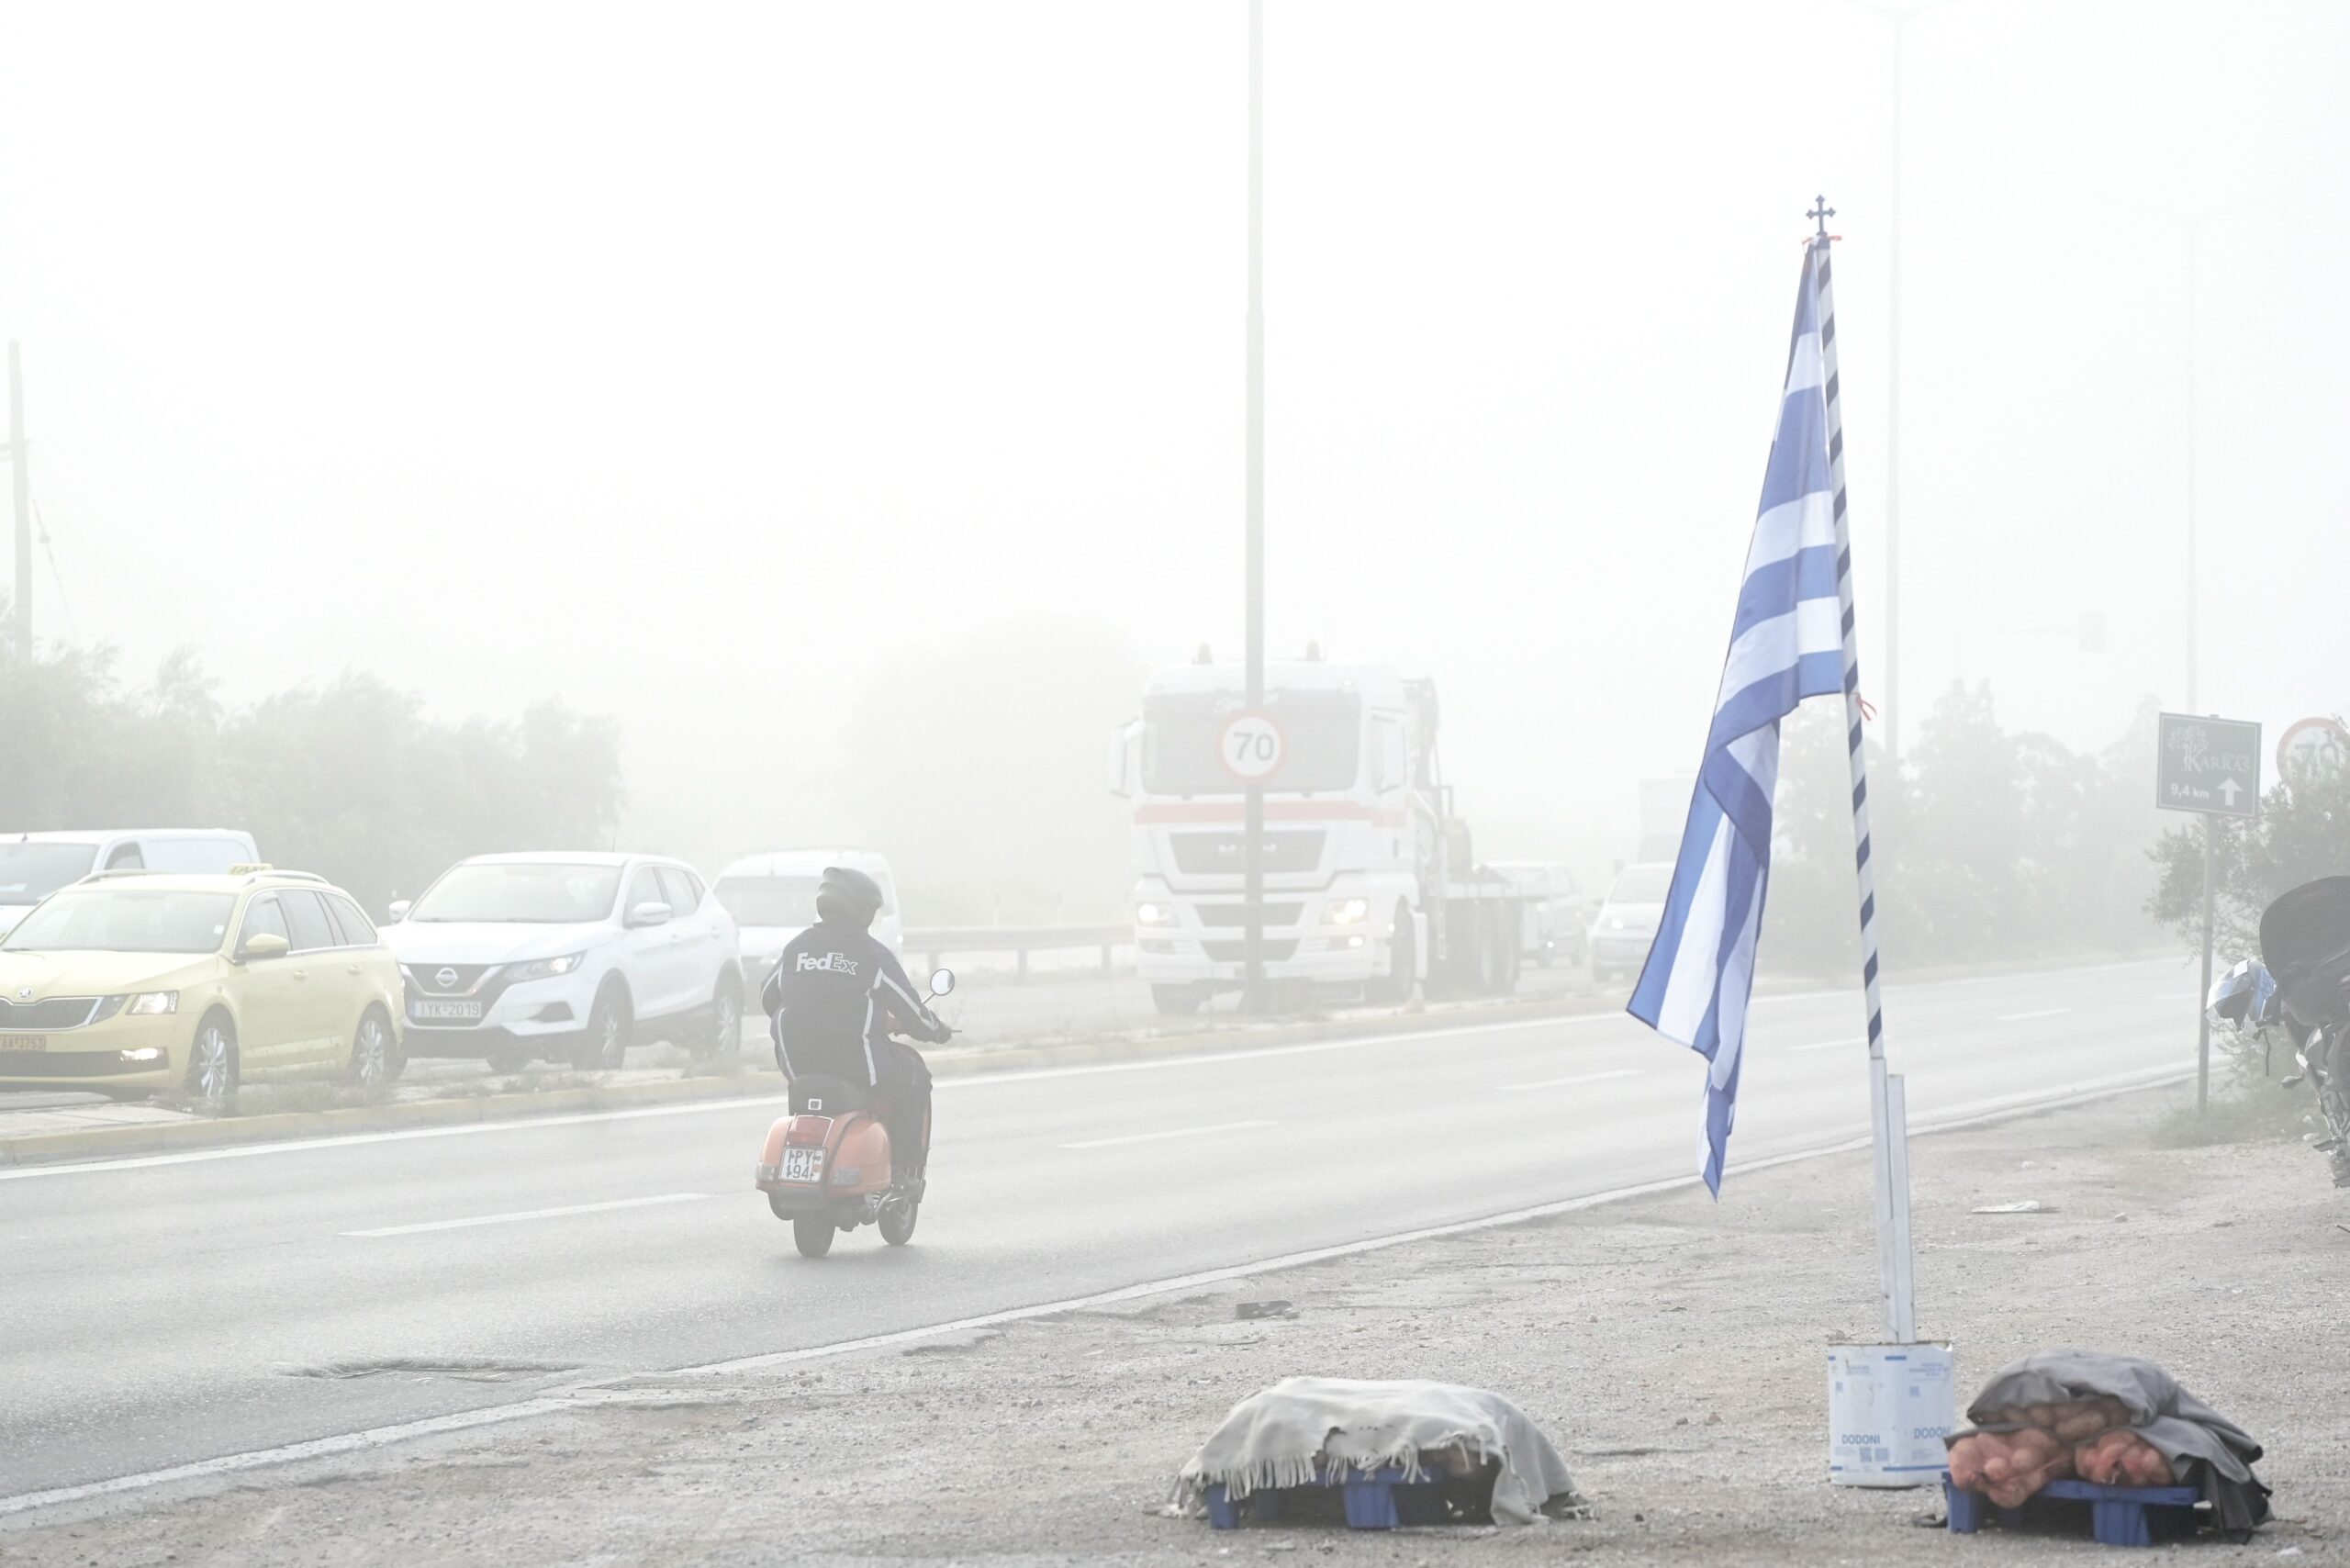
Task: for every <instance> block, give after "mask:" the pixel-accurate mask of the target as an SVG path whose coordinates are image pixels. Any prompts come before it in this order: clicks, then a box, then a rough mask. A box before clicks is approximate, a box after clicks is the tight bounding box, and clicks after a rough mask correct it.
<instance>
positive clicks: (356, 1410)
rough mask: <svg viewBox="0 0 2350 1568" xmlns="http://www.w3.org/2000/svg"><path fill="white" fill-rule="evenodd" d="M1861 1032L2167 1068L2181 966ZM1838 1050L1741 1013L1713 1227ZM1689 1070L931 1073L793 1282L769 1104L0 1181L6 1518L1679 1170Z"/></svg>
mask: <svg viewBox="0 0 2350 1568" xmlns="http://www.w3.org/2000/svg"><path fill="white" fill-rule="evenodd" d="M1886 1014H1887V1019H1888V1028H1889V1031H1890V1035H1889V1037H1890V1038H1891V1039H1892V1041H1893V1049H1894V1055H1895V1066H1896V1067H1897V1069H1898V1070H1904V1071H1906V1072H1908V1075H1909V1079H1908V1081H1909V1103H1910V1108H1911V1115H1912V1118H1913V1122H1914V1123H1917V1124H1924V1123H1928V1122H1930V1121H1931V1120H1933V1119H1935V1118H1937V1117H1948V1116H1951V1115H1953V1114H1961V1113H1963V1112H1965V1111H1968V1110H1974V1109H1986V1108H1989V1107H1990V1106H1991V1105H1993V1104H1995V1103H2005V1102H2009V1101H2011V1100H2013V1099H2015V1098H2017V1097H2029V1096H2035V1095H2049V1094H2053V1093H2054V1092H2058V1091H2060V1090H2064V1089H2065V1088H2067V1087H2069V1086H2085V1085H2089V1084H2101V1083H2106V1082H2109V1081H2115V1080H2118V1079H2120V1078H2121V1077H2123V1076H2125V1075H2133V1074H2145V1073H2150V1072H2153V1071H2155V1070H2162V1069H2166V1068H2176V1067H2177V1066H2178V1065H2179V1064H2181V1063H2183V1062H2186V1061H2188V1060H2190V1059H2191V1058H2192V1055H2193V1048H2194V1035H2193V1020H2194V1015H2195V1003H2194V978H2193V976H2192V975H2190V974H2189V973H2188V972H2187V970H2186V969H2183V968H2182V967H2181V966H2179V965H2178V964H2177V963H2173V962H2150V963H2137V964H2128V965H2114V966H2108V967H2101V968H2096V969H2082V970H2074V971H2050V972H2044V973H2038V974H2031V975H2022V976H2009V977H2004V978H1997V979H1986V980H1964V981H1950V982H1942V983H1935V984H1920V985H1911V986H1895V987H1891V988H1888V990H1887V993H1886ZM1861 1024H1862V1019H1861V1014H1860V1005H1859V1002H1858V999H1857V997H1855V996H1853V995H1852V994H1849V993H1807V994H1801V995H1785V996H1778V997H1771V998H1762V999H1758V1001H1757V1002H1756V1007H1755V1014H1754V1023H1753V1029H1752V1039H1751V1047H1750V1049H1751V1055H1750V1058H1749V1060H1748V1063H1747V1069H1746V1074H1745V1085H1744V1101H1743V1103H1742V1105H1741V1107H1740V1125H1739V1131H1738V1135H1737V1137H1736V1140H1735V1142H1734V1144H1733V1146H1732V1166H1731V1173H1730V1182H1729V1189H1728V1191H1729V1196H1728V1198H1727V1199H1726V1201H1728V1202H1731V1203H1736V1202H1737V1201H1738V1199H1739V1188H1738V1182H1737V1164H1738V1161H1739V1160H1740V1159H1747V1160H1753V1159H1760V1158H1763V1157H1765V1156H1768V1155H1771V1154H1773V1153H1777V1152H1785V1151H1791V1150H1795V1149H1799V1148H1810V1147H1815V1146H1817V1145H1818V1144H1820V1143H1822V1142H1825V1141H1830V1140H1831V1139H1835V1138H1838V1137H1850V1136H1855V1135H1862V1134H1864V1133H1865V1131H1866V1127H1867V1119H1868V1118H1867V1111H1866V1101H1865V1097H1864V1093H1865V1091H1864V1085H1865V1081H1866V1073H1865V1070H1864V1069H1863V1050H1862V1047H1861V1045H1860V1043H1859V1038H1858V1036H1859V1034H1860V1029H1861ZM1701 1081H1702V1064H1701V1063H1700V1062H1699V1061H1698V1060H1697V1059H1696V1058H1694V1057H1692V1056H1691V1055H1689V1054H1688V1053H1686V1052H1684V1051H1681V1050H1678V1049H1676V1048H1674V1047H1669V1046H1667V1045H1665V1044H1664V1043H1662V1042H1661V1041H1659V1040H1658V1039H1657V1038H1656V1037H1655V1036H1651V1035H1650V1034H1649V1033H1648V1032H1647V1031H1645V1030H1644V1029H1642V1028H1640V1027H1639V1025H1636V1024H1633V1023H1632V1022H1630V1021H1629V1020H1628V1019H1626V1018H1623V1017H1622V1016H1620V1015H1616V1014H1609V1015H1602V1016H1598V1017H1592V1018H1573V1019H1547V1020H1536V1021H1529V1022H1523V1023H1515V1024H1502V1025H1461V1026H1457V1027H1444V1028H1440V1029H1431V1030H1430V1031H1429V1032H1427V1033H1425V1034H1421V1035H1415V1036H1387V1037H1385V1038H1378V1039H1363V1040H1340V1041H1331V1042H1322V1043H1317V1044H1314V1045H1308V1046H1296V1047H1281V1048H1277V1049H1270V1050H1262V1051H1256V1052H1248V1053H1240V1054H1235V1055H1230V1056H1225V1057H1222V1058H1167V1059H1160V1060H1152V1061H1142V1062H1135V1063H1126V1064H1118V1065H1113V1066H1102V1067H1087V1068H1070V1069H1057V1070H1047V1071H1040V1072H1034V1073H1014V1074H1004V1075H999V1076H992V1077H978V1078H967V1079H955V1080H948V1081H943V1082H942V1084H941V1086H940V1096H939V1099H940V1104H939V1117H938V1124H939V1132H938V1137H937V1140H936V1148H935V1150H934V1156H933V1160H932V1194H931V1198H930V1201H929V1202H928V1204H925V1206H924V1210H923V1216H922V1226H921V1230H920V1233H919V1234H918V1235H917V1236H916V1238H915V1239H914V1243H913V1245H912V1246H911V1247H909V1248H906V1249H888V1248H885V1247H883V1246H882V1245H881V1244H880V1242H879V1240H878V1238H876V1237H875V1236H874V1234H873V1233H872V1232H871V1231H870V1230H860V1231H858V1232H856V1233H855V1234H854V1235H851V1236H846V1237H843V1238H841V1239H840V1241H839V1243H838V1245H837V1246H836V1247H835V1248H834V1252H833V1255H832V1257H831V1258H830V1259H828V1260H824V1261H822V1262H813V1263H811V1262H809V1261H806V1260H801V1259H800V1258H799V1257H798V1256H797V1255H796V1254H795V1253H794V1252H793V1250H792V1248H791V1241H790V1234H789V1227H787V1226H784V1225H782V1224H779V1223H778V1221H776V1220H775V1219H774V1218H773V1217H772V1216H771V1215H769V1214H768V1212H767V1205H766V1202H765V1200H764V1199H763V1197H762V1196H761V1195H760V1194H759V1193H757V1192H755V1190H754V1189H753V1188H752V1186H751V1184H750V1183H751V1167H752V1165H753V1164H754V1163H755V1159H756V1157H757V1153H758V1147H759V1142H760V1138H761V1136H762V1134H763V1133H764V1131H765V1128H766V1126H767V1123H768V1121H769V1120H771V1119H772V1117H773V1116H775V1115H777V1114H780V1110H779V1106H778V1105H777V1104H775V1103H744V1102H740V1101H737V1102H733V1103H720V1104H704V1105H691V1106H684V1107H662V1108H658V1109H655V1110H648V1111H635V1112H623V1113H613V1114H593V1115H582V1116H570V1117H550V1118H543V1119H538V1120H518V1121H516V1122H513V1123H509V1124H502V1125H501V1124H493V1125H487V1126H463V1127H456V1128H450V1129H431V1130H429V1131H423V1132H408V1133H395V1134H374V1135H360V1136H355V1137H347V1138H341V1139H335V1140H331V1141H326V1142H322V1143H320V1144H318V1145H315V1146H309V1147H302V1146H287V1145H275V1146H266V1145H264V1146H249V1147H247V1148H240V1149H234V1150H229V1151H227V1154H226V1157H225V1158H224V1157H221V1155H220V1154H218V1153H214V1154H210V1155H207V1154H204V1153H190V1154H181V1155H165V1156H153V1157H148V1158H145V1159H126V1160H119V1161H112V1162H104V1163H99V1164H95V1165H90V1166H82V1167H33V1168H27V1169H23V1170H6V1171H0V1257H4V1258H6V1260H7V1266H6V1268H5V1269H0V1323H4V1324H6V1333H5V1334H0V1389H5V1390H6V1398H5V1399H0V1498H5V1497H6V1496H7V1495H14V1494H19V1493H25V1492H29V1491H34V1490H39V1489H43V1488H47V1487H51V1486H58V1485H66V1484H76V1483H82V1482H88V1481H93V1480H98V1479H102V1478H106V1477H112V1476H118V1475H124V1474H129V1473H139V1472H144V1471H148V1470H151V1469H156V1468H160V1467H162V1466H166V1465H171V1464H176V1463H181V1462H189V1461H194V1460H200V1459H205V1458H209V1457H212V1456H216V1455H221V1454H227V1453H234V1452H238V1451H242V1450H252V1449H257V1448H263V1447H269V1446H274V1445H277V1444H283V1443H286V1442H292V1441H297V1440H303V1439H312V1438H319V1437H325V1436H330V1435H332V1434H337V1433H342V1432H349V1431H353V1430H357V1429H360V1428H368V1427H373V1426H378V1425H383V1424H386V1423H390V1422H396V1421H402V1420H408V1419H412V1418H416V1417H424V1416H429V1415H434V1414H440V1413H445V1412H451V1411H456V1410H462V1409H465V1408H469V1407H472V1406H481V1405H488V1404H497V1403H503V1402H506V1401H510V1400H513V1399H516V1398H519V1397H522V1396H524V1395H526V1394H528V1393H529V1392H530V1391H531V1390H532V1389H533V1388H536V1387H541V1386H545V1385H547V1384H549V1383H554V1382H559V1381H565V1380H568V1379H572V1378H576V1377H578V1376H580V1375H583V1374H591V1373H610V1372H627V1371H631V1370H645V1371H653V1370H659V1369H665V1368H674V1367H678V1366H684V1365H689V1364H693V1363H698V1362H704V1361H716V1360H722V1359H728V1358H733V1357H740V1356H745V1355H752V1354H758V1353H763V1352H767V1351H770V1350H788V1349H793V1348H799V1347H807V1346H817V1345H822V1344H827V1343H833V1342H837V1341H839V1340H843V1339H847V1338H856V1337H859V1336H864V1335H869V1334H874V1333H878V1332H885V1331H890V1330H896V1329H903V1328H911V1327H921V1326H923V1325H926V1324H933V1323H937V1322H940V1321H942V1320H946V1319H952V1318H957V1317H962V1316H970V1315H974V1314H979V1313H984V1312H990V1311H995V1310H1001V1309H1003V1308H1007V1307H1013V1306H1019V1305H1030V1304H1035V1303H1040V1302H1049V1301H1056V1300H1061V1299H1066V1298H1068V1297H1070V1296H1074V1295H1079V1294H1087V1293H1091V1292H1095V1291H1101V1290H1107V1289H1113V1288H1117V1287H1121V1286H1125V1285H1129V1284H1135V1283H1139V1282H1146V1281H1151V1280H1158V1279H1163V1278H1167V1277H1169V1276H1173V1275H1178V1274H1181V1273H1185V1272H1189V1271H1197V1270H1203V1269H1207V1268H1214V1267H1220V1266H1224V1265H1228V1264H1233V1263H1238V1262H1244V1261H1248V1260H1256V1259H1263V1258H1268V1257H1274V1256H1280V1255H1284V1254H1287V1253H1290V1252H1292V1251H1295V1250H1298V1249H1305V1248H1311V1247H1317V1246H1326V1245H1334V1244H1338V1243H1343V1242H1346V1241H1349V1240H1357V1239H1362V1238H1371V1237H1376V1236H1380V1235H1384V1234H1390V1233H1393V1232H1395V1231H1399V1230H1404V1229H1408V1228H1413V1227H1416V1226H1427V1225H1435V1224H1442V1223H1446V1222H1449V1221H1455V1220H1460V1219H1466V1218H1471V1217H1474V1216H1477V1215H1485V1214H1491V1213H1495V1212H1499V1211H1503V1210H1507V1209H1514V1208H1518V1207H1522V1206H1526V1205H1529V1204H1539V1203H1542V1202H1546V1201H1550V1200H1554V1199H1562V1198H1568V1197H1572V1196H1576V1195H1579V1194H1583V1193H1594V1192H1601V1191H1606V1190H1610V1189H1613V1188H1617V1187H1621V1186H1623V1185H1626V1184H1628V1183H1634V1182H1643V1181H1649V1180H1655V1179H1661V1178H1667V1177H1677V1176H1681V1175H1684V1174H1685V1173H1687V1172H1688V1171H1689V1170H1691V1169H1692V1151H1693V1148H1694V1146H1695V1137H1696V1127H1697V1110H1698V1095H1699V1086H1700V1084H1701ZM1931 1158H1932V1155H1931V1146H1930V1145H1927V1146H1924V1147H1922V1148H1920V1149H1919V1151H1918V1152H1917V1159H1919V1160H1921V1161H1922V1160H1925V1159H1931ZM569 1369H577V1370H569Z"/></svg>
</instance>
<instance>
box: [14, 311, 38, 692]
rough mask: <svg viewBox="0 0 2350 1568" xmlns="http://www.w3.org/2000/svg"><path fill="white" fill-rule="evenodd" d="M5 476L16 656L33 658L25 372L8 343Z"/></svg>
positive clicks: (30, 515) (30, 489)
mask: <svg viewBox="0 0 2350 1568" xmlns="http://www.w3.org/2000/svg"><path fill="white" fill-rule="evenodd" d="M8 475H9V479H10V482H11V486H12V487H13V488H14V489H15V490H16V492H17V587H16V599H15V601H14V603H13V605H12V606H11V608H12V609H13V610H14V611H15V620H16V623H17V657H18V658H19V659H25V660H29V659H31V657H32V656H33V499H32V496H33V486H32V476H31V474H30V473H28V471H27V464H26V461H25V372H24V365H23V364H22V363H21V361H20V359H19V357H18V355H17V344H16V342H15V341H14V340H13V339H12V340H10V342H9V343H8Z"/></svg>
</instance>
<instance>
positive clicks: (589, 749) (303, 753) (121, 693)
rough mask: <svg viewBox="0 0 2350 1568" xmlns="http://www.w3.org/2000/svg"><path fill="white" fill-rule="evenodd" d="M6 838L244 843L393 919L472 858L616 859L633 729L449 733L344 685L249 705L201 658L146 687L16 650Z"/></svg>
mask: <svg viewBox="0 0 2350 1568" xmlns="http://www.w3.org/2000/svg"><path fill="white" fill-rule="evenodd" d="M0 736H6V743H5V745H6V750H5V752H0V833H14V832H28V831H41V830H45V829H59V828H89V827H232V828H243V829H245V830H247V831H249V832H251V833H252V835H253V838H254V842H255V843H256V844H257V845H258V846H259V847H260V851H261V855H262V857H263V859H264V860H266V861H268V862H270V863H271V864H274V865H277V866H282V867H288V868H299V869H302V870H307V871H315V872H317V873H319V875H320V876H323V877H326V878H327V879H330V880H331V881H333V882H335V883H337V884H339V885H340V886H341V887H343V888H345V889H347V890H350V892H351V893H352V894H353V896H354V897H356V898H357V899H359V901H360V902H361V903H362V904H364V906H365V907H366V908H367V909H368V910H369V911H370V912H371V913H375V915H377V916H379V917H380V916H381V915H382V913H383V912H384V908H385V905H386V904H387V903H388V902H390V901H391V900H392V899H394V898H396V897H405V896H410V895H413V894H415V893H417V892H419V891H420V890H422V889H423V887H424V885H425V883H426V882H428V881H430V880H431V879H432V878H433V877H435V876H437V875H438V874H439V873H440V872H441V871H442V870H443V869H444V868H447V867H448V866H449V865H450V864H451V863H452V862H453V861H455V860H457V859H460V858H462V857H464V856H467V855H478V854H486V853H488V852H491V851H495V850H501V849H532V848H586V847H605V846H610V845H611V844H612V843H613V841H614V834H615V833H616V831H617V824H618V821H619V816H620V811H621V804H622V802H623V801H624V799H625V796H624V792H623V790H622V786H621V762H620V737H619V734H618V733H617V731H616V730H615V728H614V727H613V726H612V725H611V724H610V722H606V721H604V720H601V719H595V718H588V717H583V716H581V715H579V714H577V713H575V712H573V711H570V710H569V709H567V708H566V707H565V706H564V705H563V704H562V703H561V702H559V701H553V700H550V701H545V702H542V703H539V704H537V705H535V706H533V707H532V708H531V709H530V710H529V711H526V712H524V713H523V714H522V715H521V716H520V718H519V719H514V720H510V721H497V720H487V719H464V720H461V721H457V722H445V721H442V720H438V719H433V718H430V717H427V716H426V715H425V713H424V711H423V706H422V704H421V702H420V700H418V699H417V698H415V697H414V696H412V695H409V694H408V693H405V692H401V691H398V690H397V689H394V688H392V687H390V686H388V685H386V683H385V682H383V681H381V680H379V679H377V678H375V677H372V676H367V675H361V674H345V675H343V676H341V677H340V678H337V679H335V680H333V681H331V682H330V683H328V684H326V685H325V686H322V687H317V688H308V687H305V688H299V689H295V690H291V691H285V692H281V693H279V694H277V695H276V696H273V697H269V698H265V699H263V700H260V701H258V702H254V703H252V704H251V705H250V706H245V707H231V706H229V705H228V704H226V703H224V702H222V701H221V700H220V698H219V695H218V683H217V682H216V681H215V680H214V679H213V678H211V677H210V676H208V675H207V674H206V673H205V672H204V670H203V668H202V667H201V666H199V664H198V663H197V662H196V657H195V656H194V655H193V654H191V653H188V652H185V651H183V652H180V653H177V654H174V655H172V656H171V657H170V658H169V659H167V660H166V661H165V662H164V664H163V666H162V668H161V669H160V670H158V671H157V672H156V675H155V677H154V678H153V680H152V681H151V682H149V683H147V684H145V685H143V686H134V685H132V684H130V683H129V682H127V681H126V680H125V679H124V678H123V677H122V675H121V672H120V670H119V669H118V667H117V657H116V655H115V654H114V653H113V652H112V651H111V650H108V649H104V648H78V647H72V646H66V647H52V648H44V649H40V650H38V651H37V652H36V653H35V655H33V657H32V658H31V659H30V661H29V662H28V661H27V660H24V659H22V658H19V657H17V655H15V653H14V652H13V651H12V650H6V649H0Z"/></svg>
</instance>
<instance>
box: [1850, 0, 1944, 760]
mask: <svg viewBox="0 0 2350 1568" xmlns="http://www.w3.org/2000/svg"><path fill="white" fill-rule="evenodd" d="M1845 3H1846V4H1848V5H1852V6H1859V7H1860V8H1861V9H1862V10H1863V11H1871V12H1874V13H1875V14H1876V15H1877V16H1880V17H1885V18H1886V20H1888V21H1890V22H1891V23H1892V24H1893V201H1892V219H1893V220H1892V223H1891V225H1890V230H1889V232H1890V234H1891V236H1892V241H1891V244H1890V245H1889V246H1888V251H1889V252H1890V253H1889V256H1888V260H1889V262H1890V265H1888V266H1887V268H1886V274H1887V278H1888V285H1887V287H1888V293H1889V305H1890V315H1891V319H1890V320H1889V321H1888V322H1887V324H1886V356H1887V362H1888V363H1887V364H1886V372H1887V374H1886V383H1885V384H1886V395H1885V410H1886V434H1885V695H1884V700H1883V701H1882V702H1881V703H1880V704H1879V706H1880V708H1881V709H1882V710H1883V711H1884V713H1885V756H1886V761H1888V762H1898V760H1899V759H1900V756H1901V82H1902V77H1903V74H1904V73H1903V71H1902V68H1901V67H1902V55H1903V45H1904V43H1905V42H1906V41H1907V39H1908V31H1909V24H1910V23H1911V22H1913V21H1916V20H1917V19H1918V18H1919V17H1922V16H1924V15H1925V14H1926V13H1927V12H1929V11H1935V10H1940V9H1941V8H1942V6H1953V5H1956V4H1957V3H1958V0H1922V4H1919V5H1915V6H1884V5H1879V4H1877V3H1876V0H1845Z"/></svg>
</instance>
